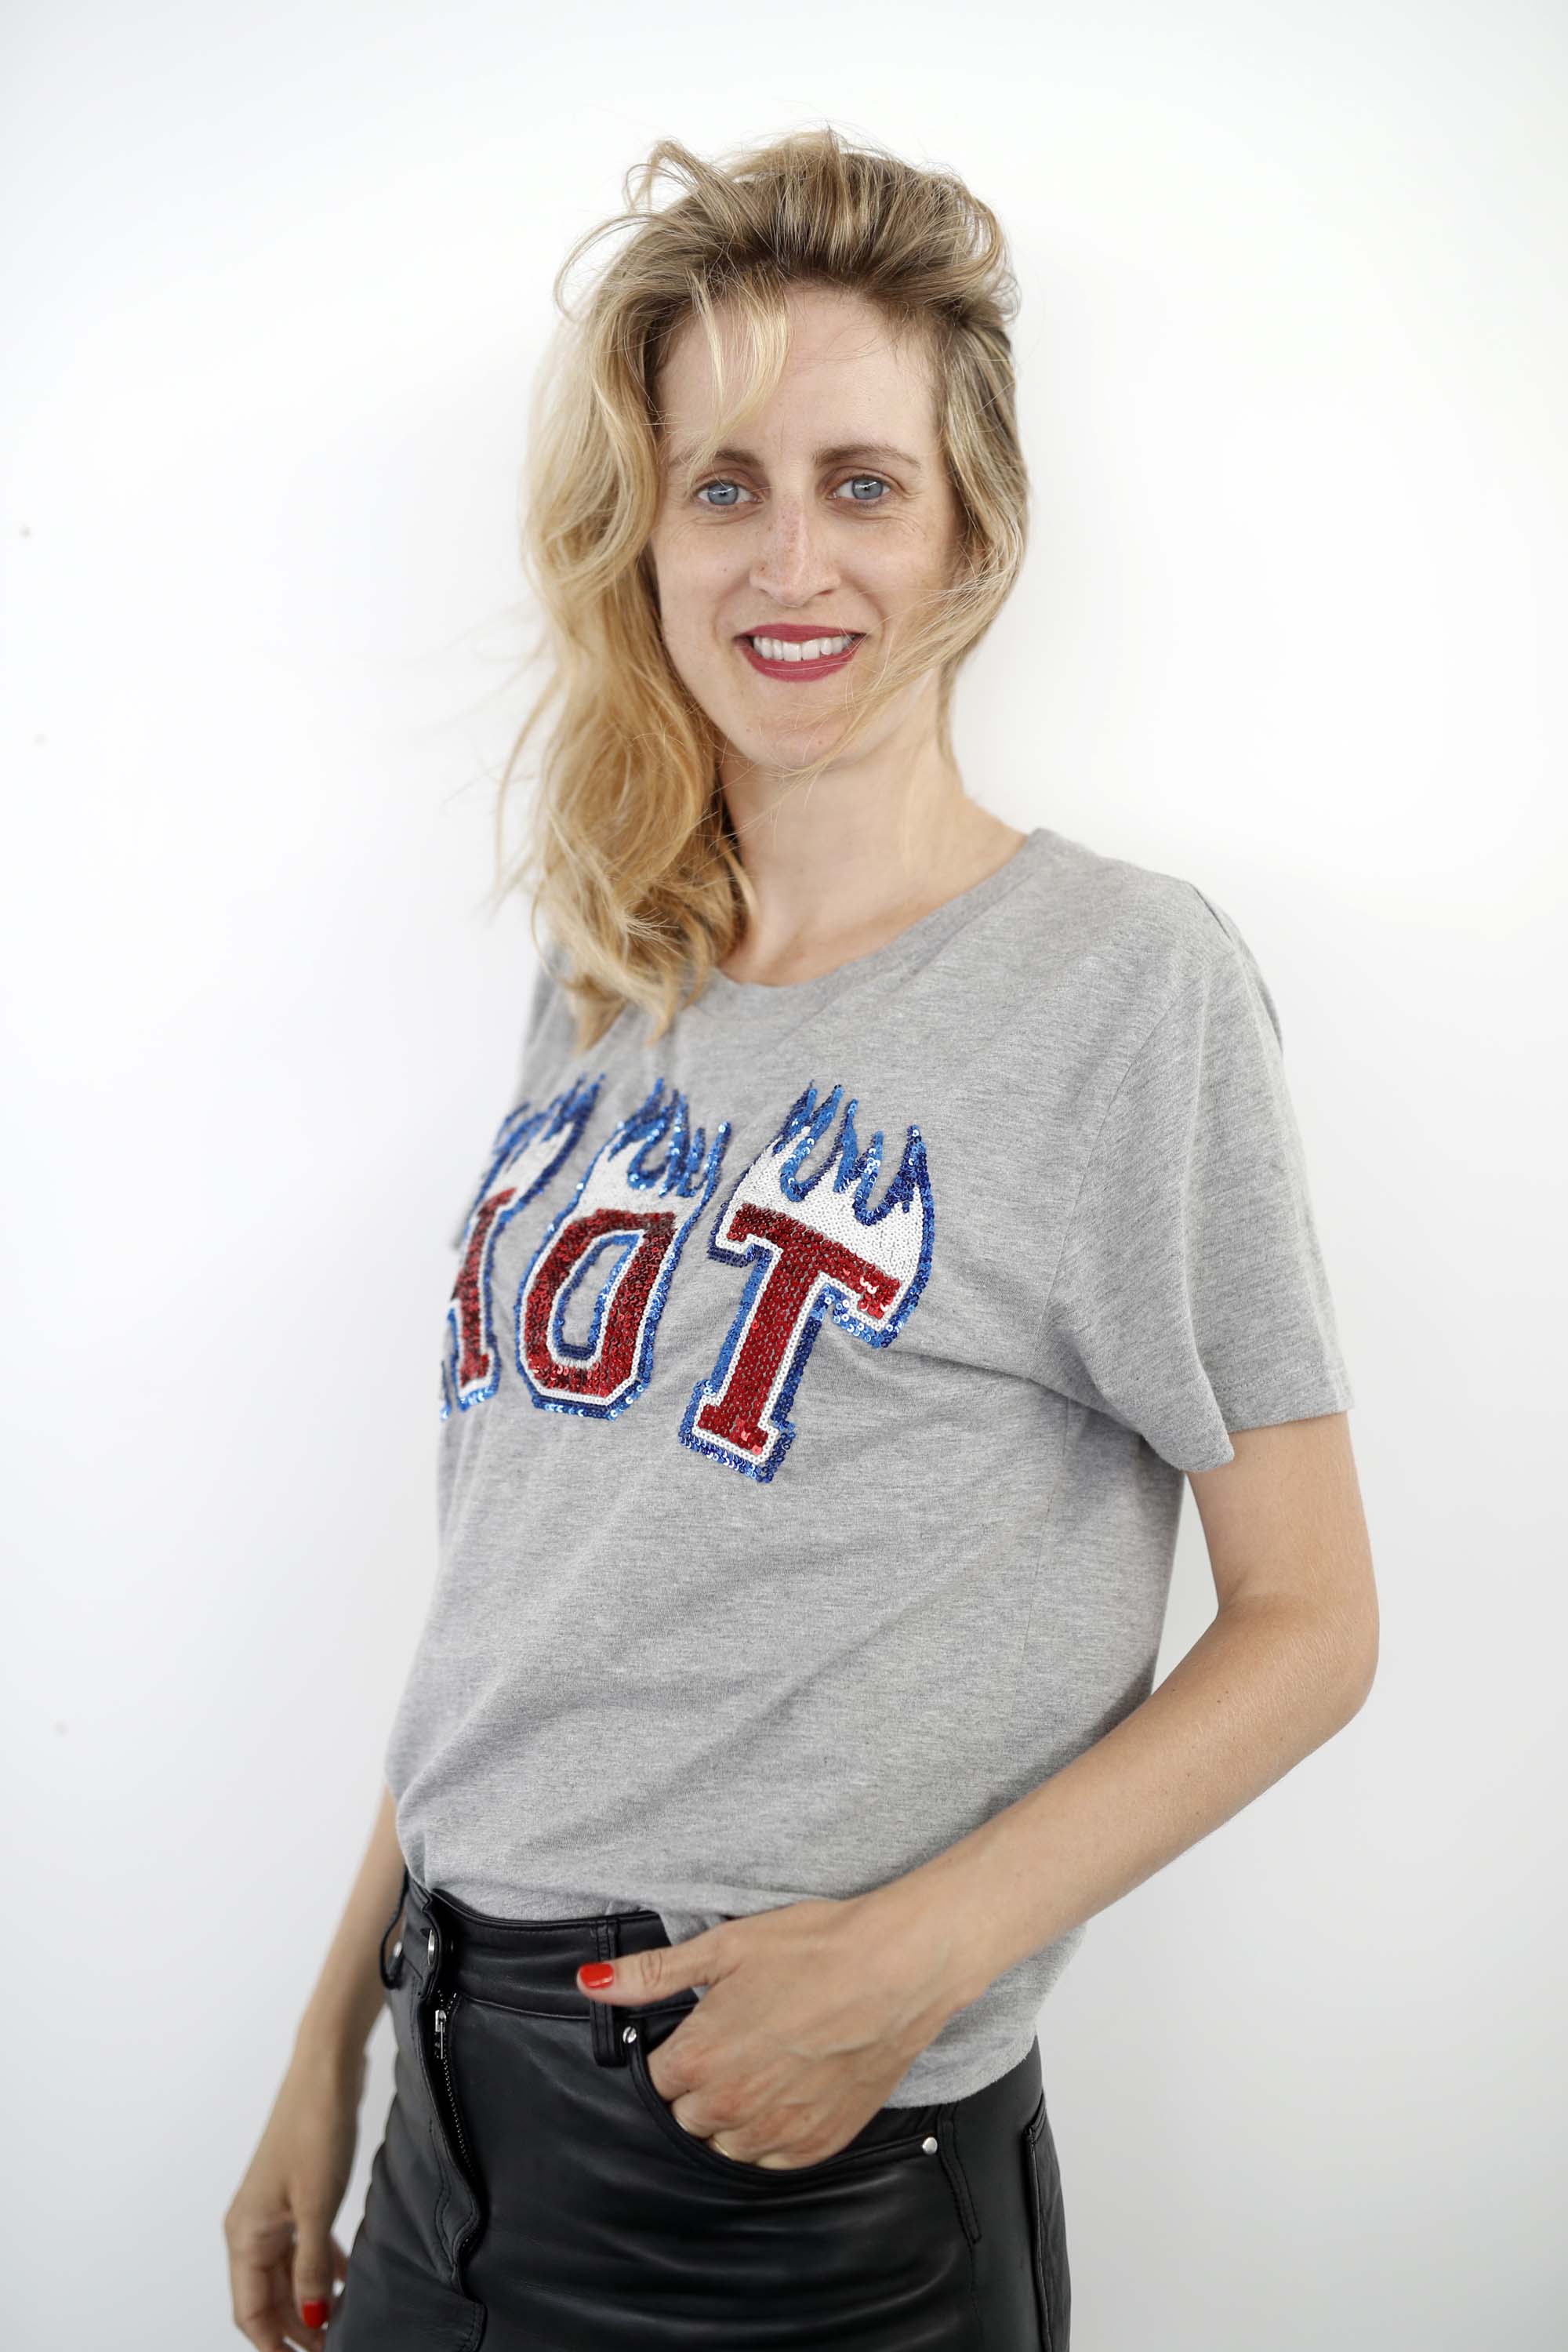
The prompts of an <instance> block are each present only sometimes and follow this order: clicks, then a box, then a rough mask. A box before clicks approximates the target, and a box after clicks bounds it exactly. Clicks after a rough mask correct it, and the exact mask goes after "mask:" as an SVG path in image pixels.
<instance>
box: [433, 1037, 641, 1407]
mask: <svg viewBox="0 0 1568 2352" xmlns="http://www.w3.org/2000/svg"><path fill="white" fill-rule="evenodd" d="M603 1077H604V1073H603V1072H602V1071H601V1072H600V1074H599V1076H597V1077H595V1078H576V1079H574V1080H573V1082H572V1084H571V1086H570V1087H567V1088H566V1089H565V1090H564V1091H563V1093H561V1094H558V1095H556V1096H555V1097H553V1098H552V1100H551V1101H550V1102H548V1103H546V1104H545V1105H544V1106H543V1108H542V1109H537V1110H536V1109H534V1108H532V1106H531V1104H529V1103H528V1102H527V1101H524V1102H521V1103H519V1104H518V1106H517V1108H516V1109H515V1110H510V1111H509V1112H508V1113H507V1115H506V1117H505V1118H503V1119H502V1121H501V1123H500V1128H499V1129H497V1132H496V1139H495V1141H494V1143H493V1144H492V1145H491V1146H490V1156H489V1166H488V1168H487V1169H486V1171H485V1174H484V1176H483V1178H482V1179H481V1181H480V1183H479V1191H478V1192H476V1193H475V1195H474V1199H473V1205H472V1206H471V1207H470V1209H469V1211H468V1220H467V1222H466V1223H465V1224H464V1227H463V1234H462V1241H461V1244H460V1247H461V1251H462V1255H461V1257H460V1258H459V1260H458V1278H457V1280H456V1281H455V1282H454V1283H453V1285H452V1301H451V1305H450V1306H449V1307H448V1308H447V1339H446V1346H445V1349H444V1351H443V1355H442V1360H441V1418H442V1420H443V1421H445V1420H447V1417H448V1416H449V1414H450V1412H451V1410H452V1399H453V1397H454V1396H455V1397H456V1398H457V1401H458V1405H459V1407H460V1408H461V1409H462V1411H464V1412H467V1411H468V1407H469V1405H471V1404H477V1403H478V1402H479V1399H480V1398H481V1397H488V1396H493V1395H494V1394H495V1390H496V1382H497V1380H498V1379H499V1377H500V1355H499V1353H498V1351H497V1349H496V1345H495V1334H494V1332H493V1330H492V1329H491V1328H490V1277H491V1272H492V1268H493V1266H494V1263H495V1251H496V1243H497V1241H498V1239H499V1238H500V1234H501V1233H502V1231H503V1229H504V1228H505V1226H506V1225H507V1224H508V1223H510V1220H511V1218H513V1217H514V1216H515V1215H516V1214H517V1213H518V1211H519V1210H520V1209H521V1207H522V1206H523V1203H524V1202H527V1201H531V1200H532V1199H533V1197H534V1195H535V1194H536V1193H537V1192H542V1190H543V1188H544V1186H545V1185H546V1184H548V1183H549V1181H550V1179H551V1178H552V1176H553V1175H554V1173H555V1171H556V1170H557V1169H558V1168H559V1167H560V1165H561V1163H562V1161H563V1160H564V1159H565V1158H566V1156H567V1154H568V1153H569V1152H570V1151H571V1150H573V1148H574V1145H575V1144H576V1141H577V1139H578V1137H579V1136H580V1135H581V1134H582V1132H583V1129H584V1124H585V1122H586V1120H587V1118H588V1115H589V1113H590V1112H591V1111H592V1109H593V1108H594V1105H595V1101H596V1100H597V1098H598V1093H599V1087H600V1086H601V1084H602V1083H603Z"/></svg>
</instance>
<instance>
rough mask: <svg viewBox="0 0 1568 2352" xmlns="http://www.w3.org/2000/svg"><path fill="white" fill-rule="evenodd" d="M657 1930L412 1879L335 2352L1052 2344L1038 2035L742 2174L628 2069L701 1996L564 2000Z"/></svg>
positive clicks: (982, 2350) (1045, 2125) (1056, 2244)
mask: <svg viewBox="0 0 1568 2352" xmlns="http://www.w3.org/2000/svg"><path fill="white" fill-rule="evenodd" d="M388 1932H390V1930H389V1931H388ZM667 1942H668V1937H667V1936H666V1934H665V1931H664V1927H663V1923H662V1921H661V1920H660V1918H659V1916H658V1913H657V1912H655V1911H632V1912H619V1913H605V1914H603V1915H601V1916H592V1917H587V1918H583V1919H572V1920H551V1921H543V1920H503V1919H496V1918H491V1917H489V1916H487V1915H486V1914H484V1913H480V1912H476V1911H473V1910H470V1909H468V1908H467V1907H466V1906H463V1905H460V1904H458V1903H457V1902H456V1901H455V1900H454V1899H453V1898H452V1897H451V1896H449V1895H445V1894H443V1893H441V1892H440V1891H439V1890H436V1891H431V1890H428V1889H426V1888H424V1887H422V1886H420V1885H419V1884H418V1882H417V1881H416V1880H413V1879H410V1881H409V1882H408V1885H407V1890H406V1902H405V1909H404V1928H403V1937H402V1942H401V1944H400V1946H399V1947H398V1949H397V1953H396V1955H395V1961H394V1965H393V1966H392V1968H391V1969H388V1968H387V1967H386V1965H385V1963H383V1978H384V1982H385V1983H386V1985H387V1999H388V2002H389V2006H390V2008H391V2011H392V2018H393V2025H394V2030H395V2036H396V2054H395V2073H394V2090H393V2100H392V2105H391V2108H390V2110H389V2113H388V2116H387V2124H386V2130H385V2134H384V2138H383V2141H382V2144H381V2146H380V2147H379V2148H378V2149H377V2150H376V2153H375V2157H374V2161H373V2164H372V2168H371V2178H370V2184H369V2188H368V2191H367V2194H366V2199H365V2208H364V2213H363V2219H362V2221H361V2223H360V2226H359V2230H358V2232H357V2233H356V2235H355V2238H354V2242H353V2249H352V2251H351V2253H350V2257H349V2267H348V2276H347V2280H346V2283H345V2285H344V2289H343V2293H342V2297H341V2299H340V2301H339V2304H338V2306H337V2309H336V2310H335V2312H334V2313H333V2315H332V2319H331V2326H330V2328H329V2330H328V2340H329V2343H330V2344H331V2347H333V2352H480V2347H483V2352H525V2347H526V2352H676V2347H679V2352H764V2347H766V2352H775V2348H776V2352H783V2347H799V2352H806V2347H811V2352H1070V2347H1069V2345H1068V2324H1069V2305H1070V2287H1069V2280H1068V2258H1067V2241H1066V2231H1065V2221H1064V2211H1063V2203H1062V2195H1061V2179H1060V2174H1059V2171H1058V2165H1057V2156H1056V2148H1055V2146H1054V2143H1053V2141H1052V2138H1051V2132H1050V2125H1049V2122H1048V2120H1047V2114H1046V2104H1045V2096H1044V2092H1043V2088H1042V2085H1041V2078H1040V2053H1039V2044H1038V2042H1034V2043H1032V2044H1031V2046H1030V2048H1029V2050H1028V2052H1027V2053H1026V2056H1025V2057H1024V2058H1023V2059H1021V2060H1020V2061H1019V2063H1017V2065H1016V2066H1014V2067H1013V2068H1012V2069H1011V2070H1010V2071H1009V2072H1008V2073H1007V2074H1004V2075H1002V2076H1000V2077H999V2078H998V2080H996V2081H995V2082H994V2083H988V2084H985V2086H984V2088H983V2089H982V2090H979V2091H977V2092H974V2093H973V2094H972V2095H970V2096H969V2097H968V2098H963V2099H957V2100H952V2101H950V2102H948V2103H947V2104H946V2105H930V2106H914V2107H883V2108H881V2109H880V2110H879V2112H878V2113H877V2114H876V2115H874V2116H871V2118H870V2119H869V2121H868V2123H867V2124H866V2125H864V2126H863V2127H862V2128H861V2130H860V2131H859V2132H858V2133H857V2134H856V2136H855V2137H854V2138H853V2139H852V2140H851V2141H849V2143H848V2144H847V2146H846V2147H843V2148H840V2149H839V2150H838V2151H837V2153H836V2154H835V2155H833V2156H830V2157H828V2158H826V2160H825V2161H823V2162H821V2163H817V2164H811V2165H804V2166H793V2167H771V2166H766V2165H753V2164H747V2163H744V2162H742V2161H741V2160H739V2159H737V2158H731V2157H726V2156H723V2155H721V2154H720V2153H719V2152H718V2151H717V2150H716V2149H714V2148H712V2147H710V2146H709V2145H708V2143H707V2142H706V2141H705V2140H700V2139H698V2138H697V2137H695V2136H694V2135H693V2134H692V2133H690V2132H689V2131H687V2130H686V2128H685V2127H684V2126H683V2125H681V2124H680V2123H679V2122H678V2121H677V2120H676V2117H675V2116H674V2114H673V2112H672V2111H671V2109H670V2107H669V2105H668V2104H667V2103H666V2101H665V2100H664V2099H663V2098H661V2096H660V2095H659V2093H658V2090H657V2089H656V2087H655V2085H654V2083H653V2079H652V2076H651V2074H649V2072H648V2065H647V2061H648V2058H649V2056H650V2055H651V2053H652V2052H653V2051H655V2050H656V2049H657V2048H658V2045H659V2043H660V2042H662V2041H664V2040H665V2039H666V2038H667V2037H668V2035H669V2034H671V2033H673V2032H675V2031H676V2029H677V2027H678V2026H679V2024H680V2022H681V2020H682V2019H683V2018H684V2017H686V2016H688V2015H689V2012H690V2011H691V2010H692V2009H693V2008H694V2007H695V2006H696V2005H697V1999H698V1996H697V1995H696V1994H694V1993H691V1992H683V1993H680V1994H679V1995H677V1996H675V1997H674V1998H673V1999H672V2000H669V2001H668V2002H665V2003H662V2004H658V2005H655V2004H649V2005H647V2006H646V2007H629V2006H625V2005H623V2004H621V2003H619V2002H617V2003H616V2004H615V2005H614V2006H606V2005H605V2004H603V2003H598V2002H593V2001H590V2000H587V1999H586V1998H585V1997H584V1994H583V1993H582V1992H581V1991H580V1990H578V1987H577V1984H576V1970H577V1968H578V1966H579V1964H580V1963H581V1962H583V1961H584V1960H592V1959H599V1958H605V1959H609V1958H615V1957H616V1954H617V1953H620V1952H627V1951H639V1950H644V1949H647V1948H648V1947H650V1946H652V1945H656V1944H664V1943H667ZM384 1943H385V1939H383V1948H384ZM933 2141H934V2143H935V2146H934V2147H930V2146H929V2145H928V2143H931V2142H933Z"/></svg>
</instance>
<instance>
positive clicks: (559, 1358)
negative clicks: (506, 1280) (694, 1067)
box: [516, 1077, 731, 1419]
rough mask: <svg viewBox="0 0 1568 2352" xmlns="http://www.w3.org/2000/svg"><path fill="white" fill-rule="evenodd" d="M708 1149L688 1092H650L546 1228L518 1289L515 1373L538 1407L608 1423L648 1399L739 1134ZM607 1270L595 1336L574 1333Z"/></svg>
mask: <svg viewBox="0 0 1568 2352" xmlns="http://www.w3.org/2000/svg"><path fill="white" fill-rule="evenodd" d="M730 1132H731V1130H730V1127H729V1125H728V1123H727V1122H726V1123H725V1124H723V1125H721V1127H720V1128H719V1129H718V1132H717V1133H716V1135H715V1136H714V1138H713V1142H712V1146H711V1149H710V1148H709V1147H708V1145H707V1142H706V1139H705V1136H704V1131H703V1129H701V1128H700V1127H698V1128H693V1127H692V1126H691V1124H690V1118H689V1110H688V1107H687V1102H686V1097H685V1096H684V1095H683V1094H681V1093H680V1092H679V1090H676V1091H675V1092H673V1093H671V1094H669V1095H668V1096H667V1095H666V1094H665V1092H664V1080H663V1079H662V1077H661V1078H657V1079H656V1080H655V1081H654V1086H653V1089H652V1091H651V1093H650V1094H649V1095H648V1096H647V1097H646V1099H645V1100H644V1101H643V1102H642V1104H641V1105H640V1106H639V1107H638V1108H637V1110H635V1111H633V1112H632V1113H631V1115H630V1117H629V1118H625V1119H623V1120H622V1121H621V1123H620V1125H619V1126H618V1127H617V1128H616V1129H615V1131H614V1133H613V1134H612V1135H611V1136H610V1137H609V1139H608V1140H607V1141H606V1142H605V1144H604V1145H603V1146H602V1147H601V1148H600V1150H598V1151H597V1152H595V1155H594V1158H593V1159H592V1160H590V1161H589V1163H588V1166H587V1168H586V1169H585V1170H584V1174H583V1178H582V1181H581V1182H580V1183H579V1184H578V1187H577V1190H576V1192H574V1194H573V1196H572V1198H571V1200H570V1201H569V1202H567V1203H566V1206H565V1207H564V1208H563V1210H562V1212H561V1213H560V1215H559V1216H557V1217H556V1218H555V1219H554V1221H553V1222H552V1223H551V1225H550V1226H549V1227H548V1229H547V1230H546V1232H545V1234H544V1236H543V1238H542V1241H541V1243H540V1244H539V1247H538V1249H537V1250H536V1251H535V1252H534V1255H533V1257H532V1259H531V1262H530V1264H529V1266H528V1269H527V1271H526V1273H525V1274H524V1275H523V1277H522V1280H521V1284H520V1285H519V1287H518V1293H517V1314H516V1326H517V1350H516V1354H517V1369H518V1372H519V1375H520V1377H521V1380H522V1381H523V1382H524V1384H525V1386H526V1387H527V1389H528V1390H529V1392H530V1394H531V1396H532V1399H533V1402H534V1403H535V1404H536V1405H540V1406H542V1407H543V1408H544V1409H545V1410H546V1411H548V1412H575V1413H589V1414H593V1415H595V1416H597V1417H598V1418H600V1419H610V1418H613V1417H614V1416H615V1415H616V1414H617V1413H621V1412H625V1411H626V1407H627V1406H628V1405H629V1404H631V1403H632V1402H634V1401H635V1400H636V1399H637V1397H638V1396H640V1395H641V1393H642V1391H643V1390H644V1389H645V1388H646V1387H647V1382H648V1381H649V1379H650V1378H651V1376H652V1371H653V1353H654V1339H655V1337H656V1334H657V1332H658V1320H659V1317H660V1315H661V1313H662V1312H663V1307H664V1302H665V1299H666V1297H667V1296H668V1290H669V1285H670V1281H671V1279H672V1277H673V1276H674V1273H675V1268H676V1265H677V1263H678V1261H679V1256H680V1251H681V1246H682V1244H683V1243H684V1241H685V1239H686V1236H687V1234H688V1233H689V1230H690V1228H691V1226H692V1224H693V1223H695V1221H696V1219H697V1218H698V1217H699V1216H700V1214H701V1213H702V1211H703V1209H704V1208H705V1207H706V1205H707V1203H708V1201H709V1199H710V1196H711V1194H712V1192H713V1188H714V1186H715V1185H716V1184H717V1182H718V1181H719V1171H720V1168H721V1165H722V1162H723V1157H724V1149H725V1146H726V1144H727V1143H728V1141H729V1138H730ZM595 1268H597V1269H598V1273H597V1277H596V1278H597V1279H598V1281H599V1288H598V1291H597V1294H596V1295H595V1297H594V1299H593V1301H592V1306H591V1310H590V1314H589V1321H588V1329H587V1334H586V1336H585V1338H583V1339H576V1340H573V1339H569V1338H568V1336H567V1330H566V1318H567V1314H568V1311H569V1308H570V1307H571V1305H572V1303H573V1300H574V1295H575V1293H576V1292H577V1290H578V1288H579V1286H582V1285H584V1284H585V1283H586V1282H587V1281H588V1279H589V1278H590V1276H591V1275H593V1274H594V1271H595Z"/></svg>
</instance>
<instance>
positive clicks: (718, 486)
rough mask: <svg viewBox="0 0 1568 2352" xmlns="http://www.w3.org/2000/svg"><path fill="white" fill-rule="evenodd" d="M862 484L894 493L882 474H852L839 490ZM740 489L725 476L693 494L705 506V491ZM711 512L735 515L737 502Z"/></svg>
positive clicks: (872, 503) (876, 503) (857, 502)
mask: <svg viewBox="0 0 1568 2352" xmlns="http://www.w3.org/2000/svg"><path fill="white" fill-rule="evenodd" d="M860 482H876V483H878V484H879V486H880V487H881V488H883V489H884V490H886V491H888V493H889V496H890V495H891V493H892V487H893V486H892V484H891V483H890V482H886V481H883V479H882V477H881V475H880V474H851V475H850V476H849V477H848V478H847V482H840V484H839V485H838V488H839V489H845V488H851V489H852V488H855V486H856V485H857V484H858V483H860ZM739 488H741V485H740V483H739V482H735V481H731V479H730V478H728V477H727V476H725V477H722V478H720V479H718V480H715V481H711V482H704V483H703V484H702V487H701V488H700V489H698V490H694V491H693V492H692V496H693V497H694V498H697V499H702V502H703V504H704V505H707V504H708V501H707V500H706V499H703V491H705V490H738V489H739ZM834 496H835V497H836V498H837V491H835V493H834ZM839 503H840V504H841V505H847V506H855V507H884V506H886V505H887V503H888V500H887V499H842V500H840V501H839ZM709 511H710V513H713V514H733V513H734V512H735V511H736V507H735V502H734V501H733V500H727V501H726V502H725V503H724V504H722V505H721V506H716V507H710V509H709Z"/></svg>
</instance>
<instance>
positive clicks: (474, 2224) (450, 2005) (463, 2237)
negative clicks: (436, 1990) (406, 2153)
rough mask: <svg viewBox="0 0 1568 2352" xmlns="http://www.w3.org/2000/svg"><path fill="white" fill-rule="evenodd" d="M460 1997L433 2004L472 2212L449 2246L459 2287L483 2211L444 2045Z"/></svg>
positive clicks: (440, 1999) (439, 2054) (442, 1995)
mask: <svg viewBox="0 0 1568 2352" xmlns="http://www.w3.org/2000/svg"><path fill="white" fill-rule="evenodd" d="M461 1998H462V1996H461V1994H460V1993H458V1992H455V1991H454V1992H449V1993H440V1994H438V1995H437V2003H436V2055H437V2059H438V2060H439V2061H440V2066H441V2081H442V2084H443V2085H444V2086H445V2089H446V2093H447V2115H448V2116H450V2118H451V2123H452V2133H453V2137H454V2138H455V2139H456V2140H457V2143H458V2154H459V2156H460V2157H461V2158H462V2171H463V2178H464V2181H465V2184H466V2185H467V2188H468V2194H469V2198H470V2200H471V2201H472V2205H473V2211H472V2214H471V2215H470V2217H469V2219H468V2221H465V2222H464V2224H463V2227H462V2228H461V2229H460V2230H459V2231H458V2235H457V2237H456V2239H455V2240H454V2241H453V2245H452V2277H453V2280H454V2283H455V2284H457V2286H458V2289H459V2290H461V2287H462V2283H463V2272H462V2262H463V2252H464V2249H465V2247H466V2246H467V2245H468V2241H469V2239H470V2238H471V2237H472V2236H473V2234H474V2231H476V2230H477V2229H478V2228H479V2221H480V2219H481V2214H482V2207H481V2200H480V2197H479V2187H478V2184H477V2182H476V2180H475V2177H474V2168H473V2162H472V2159H471V2158H470V2157H469V2155H468V2142H467V2140H466V2139H465V2138H464V2137H463V2118H462V2116H460V2115H459V2114H458V2093H457V2086H456V2085H455V2084H454V2083H453V2081H452V2061H451V2058H450V2055H449V2054H448V2052H447V2033H448V2032H449V2030H450V2026H451V2020H452V2014H453V2011H455V2010H456V2008H457V2006H458V2001H459V2000H461Z"/></svg>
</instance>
